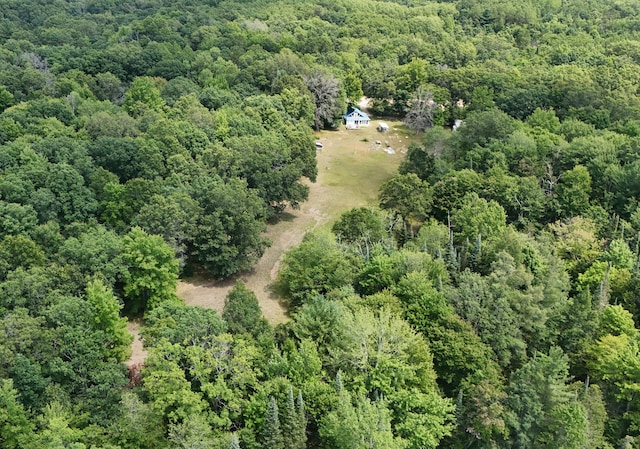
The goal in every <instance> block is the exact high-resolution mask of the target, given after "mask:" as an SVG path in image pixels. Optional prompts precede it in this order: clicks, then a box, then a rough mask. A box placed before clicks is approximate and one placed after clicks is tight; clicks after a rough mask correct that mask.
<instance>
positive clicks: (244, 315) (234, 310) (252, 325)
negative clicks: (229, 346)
mask: <svg viewBox="0 0 640 449" xmlns="http://www.w3.org/2000/svg"><path fill="white" fill-rule="evenodd" d="M222 319H223V320H225V321H226V323H227V329H228V330H229V332H230V333H232V334H249V335H252V336H254V337H256V338H257V337H258V336H260V335H264V334H265V333H267V332H268V331H269V329H270V327H269V323H268V322H267V320H266V319H265V318H264V316H263V315H262V310H261V309H260V305H259V304H258V298H256V295H255V293H253V292H252V291H251V290H249V289H248V288H247V287H246V285H245V284H244V282H242V281H240V280H238V281H236V283H235V285H234V286H233V288H232V289H231V291H230V292H229V293H228V294H227V297H226V299H225V302H224V309H223V310H222Z"/></svg>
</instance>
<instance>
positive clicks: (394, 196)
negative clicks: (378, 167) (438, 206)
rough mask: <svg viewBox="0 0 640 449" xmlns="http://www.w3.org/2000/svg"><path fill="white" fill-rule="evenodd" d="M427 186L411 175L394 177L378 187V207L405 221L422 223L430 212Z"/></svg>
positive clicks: (429, 197) (429, 196) (430, 195)
mask: <svg viewBox="0 0 640 449" xmlns="http://www.w3.org/2000/svg"><path fill="white" fill-rule="evenodd" d="M431 204H432V191H431V189H430V188H429V184H428V183H427V182H425V181H422V180H421V179H420V178H418V176H416V175H415V174H413V173H408V174H406V175H395V176H393V177H392V178H391V179H389V180H387V181H386V182H385V183H384V184H382V186H381V187H380V207H381V208H382V209H388V210H392V211H394V212H396V213H397V214H398V215H400V216H401V217H402V218H403V219H405V220H407V221H418V222H420V221H423V220H425V218H426V217H428V215H429V212H430V211H431Z"/></svg>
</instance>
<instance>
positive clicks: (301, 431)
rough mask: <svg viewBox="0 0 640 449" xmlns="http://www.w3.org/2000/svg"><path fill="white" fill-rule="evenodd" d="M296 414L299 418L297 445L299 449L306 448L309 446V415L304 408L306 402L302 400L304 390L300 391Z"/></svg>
mask: <svg viewBox="0 0 640 449" xmlns="http://www.w3.org/2000/svg"><path fill="white" fill-rule="evenodd" d="M296 414H297V416H298V427H297V429H296V431H297V443H298V446H297V447H298V448H301V449H302V448H305V447H306V446H307V415H306V411H305V406H304V400H303V399H302V390H298V398H297V399H296Z"/></svg>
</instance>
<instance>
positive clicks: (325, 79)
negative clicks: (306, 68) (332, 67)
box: [304, 72, 340, 131]
mask: <svg viewBox="0 0 640 449" xmlns="http://www.w3.org/2000/svg"><path fill="white" fill-rule="evenodd" d="M304 82H305V84H306V85H307V88H308V89H309V92H311V95H312V97H313V102H314V103H315V105H316V110H315V116H314V119H315V121H314V123H315V129H316V131H320V128H322V127H323V125H324V124H325V123H332V122H333V121H334V118H335V116H336V113H337V111H338V109H339V108H340V104H339V101H338V99H339V96H340V85H339V82H338V80H337V79H336V78H334V77H333V76H331V75H328V74H326V73H322V72H314V73H312V74H311V75H307V76H306V77H305V78H304Z"/></svg>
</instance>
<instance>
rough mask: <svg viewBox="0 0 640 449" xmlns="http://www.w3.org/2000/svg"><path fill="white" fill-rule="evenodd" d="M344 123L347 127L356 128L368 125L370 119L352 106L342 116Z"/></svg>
mask: <svg viewBox="0 0 640 449" xmlns="http://www.w3.org/2000/svg"><path fill="white" fill-rule="evenodd" d="M344 123H345V124H346V125H347V129H358V128H360V127H361V126H369V124H370V123H371V119H370V118H369V116H368V115H367V114H365V113H364V112H362V111H361V110H360V109H358V108H353V109H351V110H350V111H348V112H347V114H346V115H345V116H344Z"/></svg>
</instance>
